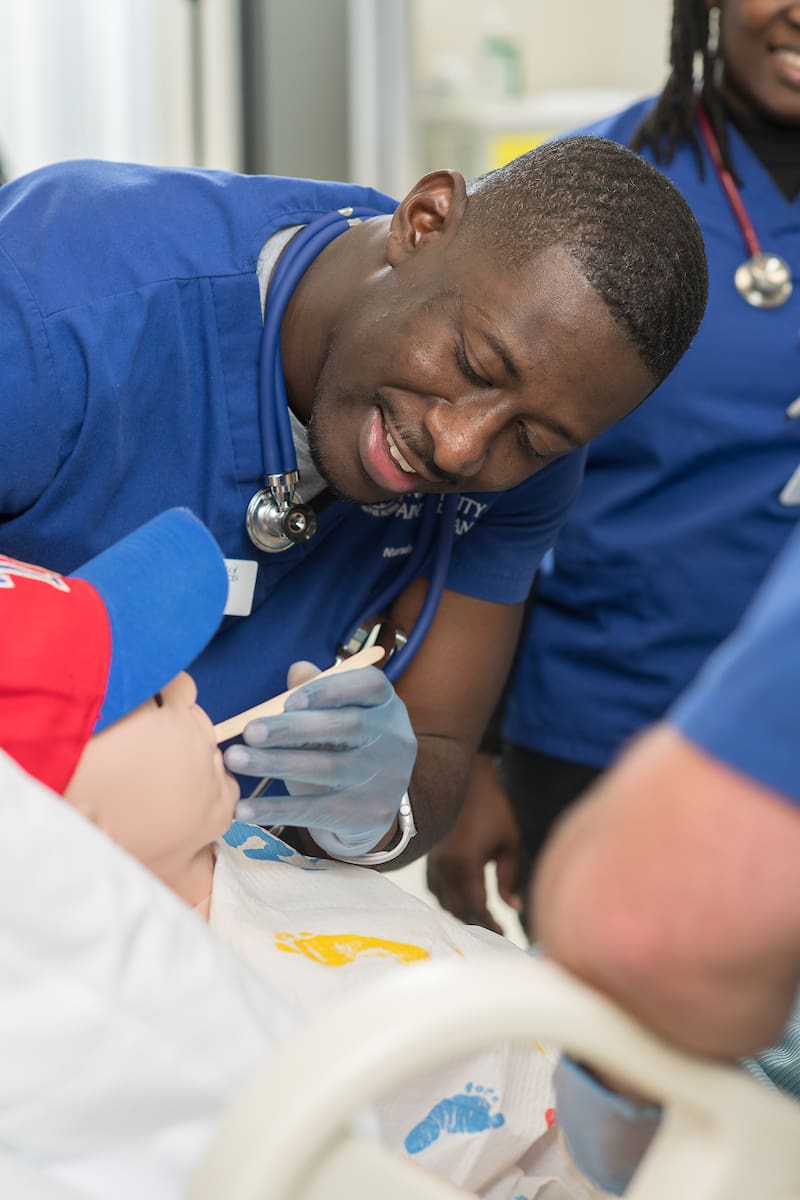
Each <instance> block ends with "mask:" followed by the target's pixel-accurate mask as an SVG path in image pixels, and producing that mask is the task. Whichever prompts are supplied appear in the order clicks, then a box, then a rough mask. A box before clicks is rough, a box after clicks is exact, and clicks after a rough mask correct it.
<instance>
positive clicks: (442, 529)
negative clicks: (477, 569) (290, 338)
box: [258, 208, 459, 682]
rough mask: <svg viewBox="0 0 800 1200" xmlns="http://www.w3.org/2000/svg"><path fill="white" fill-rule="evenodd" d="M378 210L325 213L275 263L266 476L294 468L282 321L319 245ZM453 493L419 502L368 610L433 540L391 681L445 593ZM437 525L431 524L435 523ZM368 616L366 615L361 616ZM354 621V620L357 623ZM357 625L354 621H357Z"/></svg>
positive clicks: (266, 386) (377, 606) (266, 370)
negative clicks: (427, 573) (414, 525)
mask: <svg viewBox="0 0 800 1200" xmlns="http://www.w3.org/2000/svg"><path fill="white" fill-rule="evenodd" d="M383 215H385V214H383V213H381V212H380V211H379V210H377V209H371V208H351V209H344V210H342V211H341V212H339V211H337V212H331V213H326V214H325V216H323V217H318V218H317V219H316V220H314V221H312V222H311V223H310V224H308V225H306V226H305V228H303V229H301V230H299V232H298V233H297V234H295V236H294V237H293V238H292V240H291V242H290V243H289V245H288V246H287V247H286V249H285V250H284V252H283V254H282V255H281V257H280V258H279V259H278V262H277V264H276V266H275V269H274V271H273V274H272V279H271V280H270V285H269V302H268V304H267V307H266V312H265V314H264V328H263V332H262V335H261V351H260V355H259V364H258V387H259V400H260V404H259V409H260V422H261V450H262V461H263V463H264V466H265V470H266V472H267V475H268V476H270V475H281V474H288V473H289V472H296V471H297V454H296V452H295V447H294V440H293V438H292V426H291V421H290V419H289V403H288V399H287V396H286V383H285V380H284V374H283V358H282V355H281V339H280V331H281V321H282V320H283V316H284V313H285V311H286V306H287V305H288V303H289V300H290V299H291V296H292V293H293V292H294V290H295V288H296V286H297V284H298V283H299V281H300V279H301V277H302V276H303V275H304V274H305V272H306V271H307V270H308V268H309V267H310V266H311V264H312V263H313V262H314V260H315V259H316V257H317V255H318V254H319V253H320V252H321V251H322V250H324V248H325V247H326V246H327V245H328V244H329V243H330V242H332V241H333V239H334V238H336V237H338V236H339V234H340V233H344V232H345V230H346V229H349V228H350V225H351V224H352V223H353V222H356V221H360V220H365V219H367V218H369V217H376V216H383ZM458 500H459V497H458V495H455V494H454V495H447V496H440V495H428V496H426V497H425V500H424V502H423V513H422V521H421V524H420V531H419V537H418V539H417V543H416V546H415V547H414V551H413V553H412V554H411V556H410V557H409V558H408V559H407V560H406V563H405V566H404V568H403V570H402V571H401V572H400V574H399V576H398V577H397V578H396V579H394V580H393V581H392V584H391V586H390V587H387V588H384V590H383V591H382V592H381V593H380V595H379V596H378V597H377V598H376V599H375V600H374V601H373V602H372V604H371V605H370V609H369V612H372V613H375V612H378V613H379V612H382V611H383V609H384V608H385V607H387V606H388V605H389V604H391V602H392V601H393V600H394V599H396V597H397V596H398V595H399V594H400V593H401V592H402V591H403V590H404V589H405V588H406V587H407V586H408V584H410V583H411V581H412V580H413V579H415V578H416V577H417V575H418V573H419V570H420V567H421V565H422V563H423V560H424V559H425V558H426V556H427V555H428V553H429V551H430V549H431V546H432V545H433V544H434V541H435V547H436V548H435V554H434V562H433V567H432V570H431V579H430V585H429V587H428V591H427V595H426V596H425V600H424V602H423V604H422V608H421V609H420V613H419V616H418V617H417V620H416V622H415V624H414V628H413V629H412V630H411V632H410V633H409V636H408V640H407V641H406V644H405V645H404V646H403V648H402V649H401V650H399V651H397V653H395V654H394V655H393V656H392V657H391V658H390V659H389V662H388V663H387V665H386V668H385V670H386V675H387V676H388V677H389V679H391V680H392V681H393V682H394V680H396V679H397V678H398V676H399V675H400V674H401V673H402V672H403V671H404V670H405V668H406V667H407V666H408V664H409V663H410V661H411V659H412V658H413V657H414V655H415V654H416V652H417V650H418V649H419V647H420V646H421V644H422V642H423V641H424V639H425V637H426V635H427V633H428V630H429V629H430V627H431V624H432V622H433V618H434V616H435V614H436V609H437V608H438V606H439V601H440V600H441V597H442V592H443V591H444V587H445V581H446V578H447V571H448V568H449V565H450V555H451V553H452V548H453V540H454V537H455V522H456V515H457V511H458ZM437 515H438V529H435V528H434V527H435V526H436V525H437ZM364 615H365V616H367V615H368V614H364ZM357 624H358V623H357ZM356 627H357V625H356Z"/></svg>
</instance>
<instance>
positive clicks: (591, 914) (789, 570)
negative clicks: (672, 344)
mask: <svg viewBox="0 0 800 1200" xmlns="http://www.w3.org/2000/svg"><path fill="white" fill-rule="evenodd" d="M798 864H800V530H796V531H795V532H794V533H793V534H792V536H791V538H790V540H789V542H788V543H787V546H786V548H785V549H784V551H783V553H782V555H781V557H780V558H779V560H778V562H777V563H776V565H775V566H774V568H773V569H772V571H771V573H770V574H769V575H768V577H767V580H766V582H765V584H764V585H763V586H762V588H761V589H760V591H759V593H758V595H757V597H756V600H755V601H754V603H753V604H752V606H751V607H750V609H749V610H748V612H747V614H746V616H745V618H744V620H743V621H742V623H741V625H740V626H739V627H738V629H737V630H736V632H735V633H734V634H733V635H732V636H731V637H730V638H729V639H728V640H727V642H725V643H724V644H723V645H722V646H721V648H720V649H719V650H718V651H716V653H715V654H714V655H713V656H712V657H711V658H710V659H709V661H708V662H707V664H706V666H705V667H704V669H703V671H702V672H701V673H700V675H699V677H698V678H697V680H696V681H695V682H694V684H693V685H692V686H691V688H690V689H689V691H688V692H686V693H685V694H684V696H683V697H682V699H680V700H679V701H678V702H677V704H676V705H675V706H674V707H673V708H672V710H671V711H670V713H669V714H668V716H667V719H666V720H665V721H664V722H663V723H661V724H660V725H657V726H655V727H653V729H652V730H651V731H650V732H648V733H646V734H645V735H644V736H643V737H641V738H640V739H639V740H638V741H637V742H636V743H635V744H634V745H633V747H632V748H631V749H630V750H629V751H628V752H627V753H626V754H625V755H624V756H623V757H622V759H621V760H620V762H619V764H618V765H617V766H616V767H614V768H612V770H611V771H610V773H609V774H608V775H606V776H605V777H604V778H603V779H602V780H601V781H600V783H599V784H598V785H596V786H595V788H594V789H593V790H592V791H591V792H589V793H588V794H587V797H586V799H585V800H582V801H579V802H578V804H577V805H576V806H574V807H573V808H572V809H571V810H570V812H569V814H568V815H567V816H566V817H565V818H564V819H563V820H562V822H561V824H560V825H559V826H558V827H557V829H556V832H555V834H554V835H553V837H552V838H551V839H550V841H549V843H548V844H547V846H546V847H545V850H544V852H543V857H542V859H541V860H540V863H539V865H538V868H537V873H536V877H535V880H534V893H535V910H536V914H537V928H538V930H539V933H540V937H541V944H542V948H543V950H544V951H545V952H546V953H547V954H549V955H551V956H552V957H554V958H556V959H558V960H559V961H560V962H561V963H563V964H564V966H566V967H568V968H569V969H570V970H571V971H573V972H574V973H575V974H576V975H578V976H579V977H580V978H582V979H585V980H586V981H587V982H588V983H590V984H593V985H594V986H595V987H598V988H599V989H600V990H602V991H604V992H606V993H607V994H608V995H610V996H611V997H612V998H613V999H615V1000H616V1001H618V1002H619V1003H620V1004H622V1005H623V1006H624V1007H625V1008H626V1009H628V1011H629V1012H631V1013H632V1014H633V1015H634V1016H636V1017H638V1018H639V1019H640V1020H641V1021H643V1022H644V1023H645V1024H647V1025H649V1026H651V1027H652V1028H653V1029H654V1030H655V1031H656V1032H658V1033H659V1034H661V1035H662V1036H663V1037H665V1038H667V1039H669V1040H670V1041H671V1042H673V1043H675V1044H677V1045H678V1046H681V1047H684V1048H686V1049H688V1050H691V1051H695V1052H698V1053H701V1054H706V1055H712V1056H717V1057H722V1058H736V1057H741V1056H743V1055H746V1054H754V1053H755V1052H756V1051H759V1050H761V1049H763V1047H765V1046H767V1045H769V1044H770V1043H771V1042H773V1041H774V1040H775V1039H776V1038H777V1037H778V1035H779V1034H780V1033H781V1030H782V1029H783V1028H784V1025H785V1022H786V1019H787V1016H788V1015H789V1013H790V1012H791V1011H792V1007H793V1005H794V1004H795V1002H796V1000H797V997H798V987H800V870H798ZM781 1051H782V1052H781V1053H777V1052H771V1054H772V1057H771V1061H770V1062H769V1063H766V1064H764V1065H765V1066H767V1067H768V1068H769V1069H768V1074H769V1077H770V1078H771V1079H772V1080H773V1081H774V1082H776V1083H777V1084H778V1085H779V1086H780V1087H782V1088H784V1089H785V1090H787V1091H789V1092H790V1093H792V1094H794V1095H796V1096H798V1098H800V1071H799V1070H798V1061H799V1060H800V1013H796V1014H795V1017H794V1018H793V1021H792V1023H791V1025H790V1026H789V1028H788V1029H787V1031H786V1034H785V1038H784V1042H783V1044H782V1047H781ZM765 1057H766V1056H765ZM746 1065H747V1066H748V1067H749V1068H750V1069H752V1070H753V1071H754V1073H757V1074H760V1075H761V1076H762V1077H763V1071H759V1069H758V1067H759V1064H758V1061H756V1062H755V1063H754V1064H753V1063H747V1064H746ZM559 1116H560V1118H561V1120H562V1123H563V1124H564V1125H565V1128H566V1132H567V1136H568V1138H569V1139H570V1141H571V1144H572V1148H573V1151H574V1152H575V1153H576V1157H577V1159H578V1162H579V1165H581V1166H582V1167H583V1168H584V1169H585V1170H586V1171H587V1172H588V1173H589V1174H590V1175H592V1177H593V1178H594V1179H595V1181H596V1182H598V1183H600V1184H601V1186H603V1187H606V1188H608V1189H610V1190H614V1191H618V1190H621V1189H622V1188H623V1187H624V1186H625V1184H626V1182H627V1178H628V1175H629V1173H630V1171H631V1170H632V1169H633V1167H634V1166H635V1164H636V1159H637V1153H636V1151H637V1148H638V1147H639V1146H640V1145H641V1140H642V1131H643V1129H644V1130H647V1129H649V1130H650V1131H652V1128H653V1125H654V1121H655V1115H654V1114H653V1112H652V1110H650V1111H648V1110H647V1109H646V1108H643V1107H640V1106H636V1105H631V1104H630V1103H628V1102H627V1101H624V1100H615V1099H614V1098H613V1096H612V1095H611V1094H610V1093H606V1094H605V1095H604V1094H603V1093H602V1092H601V1091H600V1089H599V1087H598V1085H597V1084H596V1082H594V1083H593V1082H592V1081H591V1080H589V1079H588V1077H586V1076H582V1075H581V1074H580V1073H576V1071H575V1069H574V1068H572V1069H571V1070H570V1069H565V1070H562V1071H561V1073H560V1079H559ZM611 1149H613V1153H610V1150H611Z"/></svg>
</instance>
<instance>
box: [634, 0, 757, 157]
mask: <svg viewBox="0 0 800 1200" xmlns="http://www.w3.org/2000/svg"><path fill="white" fill-rule="evenodd" d="M708 31H709V9H708V8H707V7H706V4H705V0H674V3H673V8H672V31H671V35H670V54H669V62H670V73H669V77H668V79H667V82H666V83H665V84H664V87H663V90H662V92H661V95H660V96H659V98H658V100H657V101H656V103H655V105H654V106H653V108H652V109H651V110H650V112H649V113H648V114H647V116H646V117H645V119H644V120H643V121H642V123H641V125H640V126H639V127H638V129H637V130H636V131H635V133H634V135H633V137H632V138H631V149H633V150H641V149H643V147H645V146H650V147H651V149H652V151H653V155H654V157H655V160H656V162H657V163H659V164H667V163H671V162H672V159H673V158H674V156H675V151H676V150H677V148H678V143H679V142H681V141H683V140H684V139H685V138H686V139H688V140H689V142H690V143H691V145H692V148H693V149H694V152H695V155H696V157H697V164H698V168H699V171H700V175H701V177H702V176H703V175H704V173H705V172H704V164H703V151H702V147H701V145H700V140H699V138H698V136H697V122H696V114H697V106H698V104H699V103H700V102H701V100H702V103H703V104H704V105H705V108H706V112H707V113H708V118H709V121H710V122H711V128H712V129H713V130H714V134H715V136H716V139H717V143H718V145H719V149H720V154H721V156H722V161H723V163H724V165H725V166H726V167H727V169H728V170H729V171H730V172H731V174H732V175H733V176H734V178H735V177H736V173H735V171H734V169H733V164H732V162H731V157H730V149H729V145H728V135H727V131H726V128H725V111H724V108H723V104H722V96H721V93H720V87H719V80H720V68H721V66H722V60H721V58H720V55H719V52H718V50H717V49H716V48H715V47H710V46H709V37H708Z"/></svg>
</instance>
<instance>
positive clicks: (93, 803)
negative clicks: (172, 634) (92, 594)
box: [64, 672, 239, 886]
mask: <svg viewBox="0 0 800 1200" xmlns="http://www.w3.org/2000/svg"><path fill="white" fill-rule="evenodd" d="M196 700H197V688H196V687H195V684H194V680H193V679H192V678H191V676H190V675H187V674H186V673H185V672H181V674H180V675H177V676H176V677H175V678H174V679H173V680H172V681H171V682H170V683H168V684H167V685H166V687H164V688H162V689H161V691H160V692H158V693H157V694H156V696H154V697H153V698H152V699H150V700H147V701H146V702H145V703H144V704H142V705H140V707H139V708H137V709H134V711H133V712H131V713H129V714H128V715H127V716H126V717H123V719H122V720H121V721H117V722H115V724H113V725H109V727H108V728H107V729H104V730H103V731H102V732H101V733H99V734H97V735H96V736H95V737H93V738H92V739H91V741H89V742H88V743H87V745H86V748H85V750H84V752H83V754H82V756H81V759H80V762H79V763H78V767H77V770H76V771H75V774H74V775H73V777H72V779H71V780H70V782H69V785H68V786H67V789H66V791H65V793H64V796H65V798H66V799H67V800H68V801H69V802H70V803H71V804H73V805H74V807H75V808H77V809H78V810H79V811H80V812H82V813H83V814H84V816H86V817H88V819H89V820H90V821H92V822H93V824H95V825H97V826H98V827H99V828H100V829H102V830H104V831H105V832H106V833H107V834H108V835H109V837H111V838H112V839H113V841H115V842H117V844H118V845H120V846H122V847H123V849H125V850H127V851H128V852H129V853H130V854H132V855H133V856H134V857H135V858H137V859H139V861H140V862H141V863H143V864H144V865H145V866H146V867H148V868H149V869H150V870H151V871H153V872H154V873H155V874H156V875H158V877H159V878H160V879H162V880H164V881H165V882H166V883H168V884H170V885H172V886H174V885H175V883H176V881H178V880H180V878H181V877H182V876H183V874H184V873H185V871H186V870H187V869H188V868H189V866H190V865H191V863H192V862H193V860H194V859H195V858H196V857H197V855H198V854H199V853H200V852H202V851H205V850H206V849H207V847H208V845H209V843H210V842H212V841H213V840H214V839H215V838H217V837H219V836H220V835H221V834H223V833H224V832H225V830H226V829H227V828H228V826H229V825H230V823H231V821H232V820H233V810H234V808H235V805H236V803H237V801H238V799H239V786H238V784H237V783H236V780H235V779H234V778H233V776H231V775H229V774H228V772H227V771H226V770H225V767H224V766H223V762H222V755H221V753H220V751H219V750H218V748H217V744H216V740H215V737H214V727H213V725H212V724H211V721H210V719H209V718H208V716H207V715H206V713H205V712H204V710H203V709H202V708H199V707H198V705H197V703H196Z"/></svg>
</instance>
